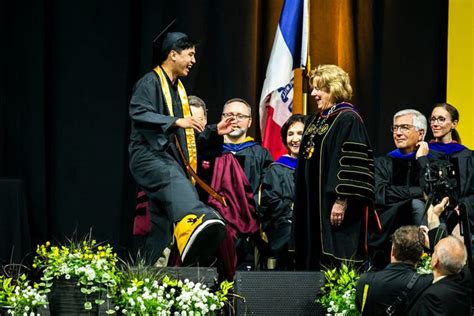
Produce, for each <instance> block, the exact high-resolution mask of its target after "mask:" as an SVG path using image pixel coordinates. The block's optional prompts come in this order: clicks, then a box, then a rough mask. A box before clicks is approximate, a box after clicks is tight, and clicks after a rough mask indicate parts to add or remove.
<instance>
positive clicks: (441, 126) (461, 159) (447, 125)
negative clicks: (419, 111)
mask: <svg viewBox="0 0 474 316" xmlns="http://www.w3.org/2000/svg"><path fill="white" fill-rule="evenodd" d="M429 121H430V127H431V131H432V133H433V139H432V140H431V141H430V142H429V144H428V146H429V148H430V149H431V150H433V151H434V152H437V153H439V155H436V156H437V158H438V159H445V160H448V161H450V162H451V163H452V164H453V166H454V171H455V173H456V178H457V179H456V180H457V188H456V189H457V194H458V197H459V200H462V199H464V198H466V199H467V201H468V204H469V205H468V206H470V207H471V208H472V207H473V206H474V173H473V171H474V159H473V157H472V151H471V150H470V149H469V148H467V147H466V146H464V145H462V144H461V137H460V136H459V133H458V132H457V131H456V127H457V125H458V123H459V112H458V110H457V109H456V108H455V107H454V106H452V105H451V104H449V103H438V104H435V106H434V107H433V110H432V111H431V116H430V119H429ZM456 202H458V204H459V202H460V201H456ZM468 215H469V217H470V226H471V232H473V229H474V214H473V212H472V211H471V212H468Z"/></svg>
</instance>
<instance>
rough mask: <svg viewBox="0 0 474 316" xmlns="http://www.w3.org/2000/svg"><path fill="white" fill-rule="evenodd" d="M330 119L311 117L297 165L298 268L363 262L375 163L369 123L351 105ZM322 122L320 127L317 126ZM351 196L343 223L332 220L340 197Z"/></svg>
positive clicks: (295, 216) (296, 229)
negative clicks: (334, 224) (336, 202)
mask: <svg viewBox="0 0 474 316" xmlns="http://www.w3.org/2000/svg"><path fill="white" fill-rule="evenodd" d="M323 115H325V117H326V120H325V122H322V121H324V120H323V119H320V120H319V121H320V122H319V123H320V124H318V117H319V116H320V114H315V115H313V116H312V117H311V118H309V120H308V121H307V124H306V125H305V132H304V135H303V139H302V141H301V146H300V153H299V159H298V164H297V167H296V189H295V207H294V232H295V233H294V236H295V245H294V247H295V256H296V264H297V268H299V269H307V270H312V269H318V268H321V263H323V264H324V263H326V264H327V262H325V261H326V260H327V259H328V260H330V261H334V260H335V261H336V262H340V261H341V260H346V259H347V260H350V261H359V262H361V261H363V260H364V257H365V253H366V241H367V235H366V232H367V230H366V228H367V218H368V215H367V212H368V207H369V208H370V207H372V206H373V199H374V165H373V154H372V150H371V147H370V141H369V137H368V135H367V131H366V129H365V126H364V123H363V121H362V119H361V117H360V116H359V114H358V113H357V112H356V110H355V109H354V108H353V106H352V105H350V104H347V103H343V104H340V105H338V107H337V108H336V110H335V111H334V112H333V113H332V114H328V113H327V111H325V112H324V113H323ZM318 126H319V128H318ZM338 196H340V197H344V198H347V209H346V211H345V215H344V221H343V222H342V225H341V226H333V225H331V223H330V214H331V209H332V206H333V204H334V203H335V201H336V198H337V197H338Z"/></svg>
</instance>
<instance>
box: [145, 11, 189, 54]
mask: <svg viewBox="0 0 474 316" xmlns="http://www.w3.org/2000/svg"><path fill="white" fill-rule="evenodd" d="M175 22H176V19H174V20H173V21H171V23H170V24H168V25H167V26H166V27H165V28H164V29H163V31H161V33H160V34H158V35H157V36H156V37H155V38H154V39H153V48H154V50H155V51H157V52H158V53H159V54H160V55H162V56H164V55H167V54H168V53H169V52H170V51H171V48H172V47H173V44H174V43H176V42H177V41H179V40H180V39H182V38H187V37H188V36H187V35H186V34H184V33H181V32H168V31H169V30H170V29H171V27H172V26H173V25H174V23H175Z"/></svg>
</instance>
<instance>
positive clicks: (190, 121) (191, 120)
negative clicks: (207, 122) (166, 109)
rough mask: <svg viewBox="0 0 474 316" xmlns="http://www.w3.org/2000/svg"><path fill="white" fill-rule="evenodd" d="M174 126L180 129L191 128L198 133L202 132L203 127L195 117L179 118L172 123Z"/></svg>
mask: <svg viewBox="0 0 474 316" xmlns="http://www.w3.org/2000/svg"><path fill="white" fill-rule="evenodd" d="M174 126H177V127H181V128H192V129H194V130H195V131H197V132H199V133H200V132H202V131H203V130H204V127H205V126H204V122H203V121H202V120H201V119H199V118H198V117H196V116H188V117H184V118H179V119H177V120H176V121H175V122H174Z"/></svg>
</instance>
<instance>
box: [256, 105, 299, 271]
mask: <svg viewBox="0 0 474 316" xmlns="http://www.w3.org/2000/svg"><path fill="white" fill-rule="evenodd" d="M303 129H304V116H303V115H301V114H294V115H292V116H291V117H290V118H289V119H288V120H287V121H286V122H285V124H283V126H282V127H281V139H282V142H283V145H284V146H285V148H286V149H287V150H288V154H286V155H283V156H281V157H280V158H278V159H277V160H276V161H275V162H273V163H272V164H271V165H270V166H269V167H268V169H267V170H266V171H265V176H264V178H263V180H262V184H261V186H260V195H259V197H260V198H259V207H258V215H259V219H260V223H261V224H262V230H263V232H265V234H266V236H267V238H268V245H269V247H270V256H271V257H270V258H275V259H276V265H275V267H274V268H275V269H278V270H288V269H292V268H293V264H292V260H291V255H290V254H289V252H288V246H289V243H290V237H291V228H292V220H293V199H294V195H295V168H296V161H297V157H298V152H299V150H300V143H301V136H302V135H303ZM270 258H269V259H270ZM267 267H268V268H271V264H270V262H268V263H267Z"/></svg>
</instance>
